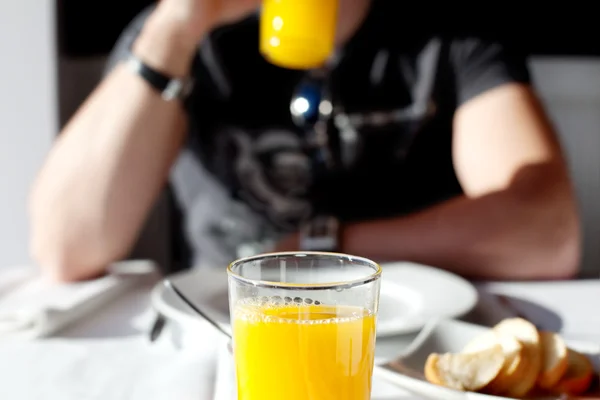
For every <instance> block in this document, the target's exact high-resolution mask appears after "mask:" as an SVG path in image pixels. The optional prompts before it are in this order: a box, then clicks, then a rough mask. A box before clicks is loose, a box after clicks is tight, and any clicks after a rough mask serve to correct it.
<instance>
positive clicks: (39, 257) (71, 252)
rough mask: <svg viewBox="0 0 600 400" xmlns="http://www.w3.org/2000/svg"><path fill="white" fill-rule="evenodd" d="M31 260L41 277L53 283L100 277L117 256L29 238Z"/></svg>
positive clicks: (78, 246)
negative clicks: (39, 269) (38, 269)
mask: <svg viewBox="0 0 600 400" xmlns="http://www.w3.org/2000/svg"><path fill="white" fill-rule="evenodd" d="M30 252H31V255H32V258H33V259H34V260H35V262H36V263H37V265H39V266H40V268H41V270H42V272H43V273H44V275H46V276H47V277H49V278H50V279H52V280H53V281H57V282H76V281H83V280H88V279H93V278H96V277H98V276H100V275H102V274H103V273H104V272H105V270H106V266H107V265H109V264H110V263H111V262H113V261H116V259H117V256H116V255H115V256H114V257H113V256H111V255H110V254H108V253H104V257H100V256H98V254H102V252H100V251H98V249H90V248H89V246H82V245H67V244H61V243H60V241H58V240H44V239H43V238H40V237H35V236H34V237H32V240H31V244H30Z"/></svg>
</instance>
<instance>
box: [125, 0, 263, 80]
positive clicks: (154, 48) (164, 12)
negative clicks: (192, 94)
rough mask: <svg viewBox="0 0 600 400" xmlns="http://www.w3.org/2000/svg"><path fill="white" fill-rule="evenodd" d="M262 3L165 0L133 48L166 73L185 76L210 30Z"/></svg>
mask: <svg viewBox="0 0 600 400" xmlns="http://www.w3.org/2000/svg"><path fill="white" fill-rule="evenodd" d="M259 4H260V0H162V1H161V2H160V3H159V4H158V7H157V8H156V10H155V11H154V13H152V15H151V16H150V18H148V21H146V24H145V25H144V29H143V31H142V33H141V35H140V36H139V38H138V40H137V41H136V43H135V45H134V46H133V52H134V53H135V54H136V55H137V56H138V57H140V58H141V59H142V60H143V61H144V62H145V63H147V64H148V65H150V66H151V67H153V68H155V69H157V70H159V71H161V72H163V73H166V74H168V75H172V76H185V75H187V74H188V73H189V69H190V67H191V64H192V59H193V57H194V55H195V54H196V51H197V49H198V44H199V43H200V42H201V41H202V39H203V38H204V36H205V35H206V34H208V33H209V32H210V31H211V30H213V29H214V28H216V27H217V26H219V25H222V24H226V23H230V22H234V21H235V20H237V19H240V18H242V17H244V16H245V15H247V14H249V13H250V12H252V11H253V10H255V9H256V8H257V7H258V5H259Z"/></svg>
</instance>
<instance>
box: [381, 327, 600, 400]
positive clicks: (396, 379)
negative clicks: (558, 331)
mask: <svg viewBox="0 0 600 400" xmlns="http://www.w3.org/2000/svg"><path fill="white" fill-rule="evenodd" d="M488 329H489V328H486V327H483V326H479V325H473V324H469V323H466V322H461V321H455V320H440V321H437V322H436V321H433V322H430V323H428V324H427V325H426V326H425V328H424V329H423V330H422V331H421V333H420V334H419V335H418V336H417V338H416V339H415V340H414V342H413V343H412V344H411V345H410V346H409V347H408V348H407V349H406V351H404V353H403V354H402V355H400V356H398V358H396V360H394V361H390V362H387V363H385V364H380V365H376V366H375V371H374V374H375V375H376V376H378V377H380V378H383V379H385V380H387V381H388V382H390V383H393V384H395V385H398V386H400V387H402V388H403V389H405V390H408V391H410V392H413V393H415V394H418V395H420V396H423V397H425V398H431V399H444V400H486V399H487V400H492V399H494V400H498V399H506V397H498V396H490V395H485V394H479V393H473V392H460V391H456V390H453V389H448V388H445V387H442V386H437V385H433V384H431V383H429V382H427V381H426V380H425V377H424V375H423V370H424V368H425V361H426V360H427V357H428V356H429V354H431V353H452V352H460V351H461V350H462V349H463V348H464V347H465V346H466V345H467V343H468V342H469V341H470V340H472V339H473V338H474V337H476V336H478V335H480V334H482V333H484V332H485V331H486V330H488ZM567 344H568V345H569V346H570V347H571V348H573V349H575V350H578V351H581V352H582V353H586V354H588V355H590V356H591V357H590V359H591V360H592V361H593V363H594V366H595V367H596V368H598V355H599V354H600V345H597V344H595V343H584V342H576V341H569V340H567ZM596 370H597V369H596Z"/></svg>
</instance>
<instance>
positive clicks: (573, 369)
mask: <svg viewBox="0 0 600 400" xmlns="http://www.w3.org/2000/svg"><path fill="white" fill-rule="evenodd" d="M567 354H568V356H567V362H568V366H567V370H566V372H565V374H564V375H563V377H562V378H561V379H560V381H559V382H558V383H557V384H556V385H555V386H554V388H553V389H552V391H553V392H556V393H565V394H568V395H572V396H577V395H580V394H583V393H585V392H586V391H587V390H588V389H589V388H590V385H591V383H592V378H593V376H594V368H593V366H592V363H591V362H590V360H589V359H588V358H587V357H586V356H585V355H583V354H581V353H578V352H577V351H575V350H571V349H568V350H567Z"/></svg>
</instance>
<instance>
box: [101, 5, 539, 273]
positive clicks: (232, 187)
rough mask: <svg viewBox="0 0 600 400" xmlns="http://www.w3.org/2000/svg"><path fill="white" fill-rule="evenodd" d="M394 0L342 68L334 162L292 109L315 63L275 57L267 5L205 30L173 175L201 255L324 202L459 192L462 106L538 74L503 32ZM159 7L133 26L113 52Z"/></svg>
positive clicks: (356, 40)
mask: <svg viewBox="0 0 600 400" xmlns="http://www.w3.org/2000/svg"><path fill="white" fill-rule="evenodd" d="M393 3H394V2H386V1H377V0H376V1H374V2H373V6H372V8H371V11H370V13H369V16H368V17H367V19H366V20H365V22H364V24H363V25H362V27H361V28H360V29H359V31H358V32H357V33H356V34H355V36H354V37H353V38H352V39H351V40H350V42H349V43H348V44H347V45H346V46H345V47H344V48H343V49H342V50H341V52H340V56H339V59H338V62H337V64H336V65H335V66H334V67H333V68H332V70H331V72H330V76H329V79H328V80H327V82H328V83H329V89H330V93H331V99H332V101H331V103H332V105H333V109H334V110H335V111H334V115H333V117H332V119H331V121H330V122H329V125H328V126H329V129H328V132H329V136H330V143H331V146H330V148H331V152H332V155H333V159H334V160H337V162H336V163H334V166H333V167H329V168H325V167H324V166H323V162H322V159H321V158H319V157H318V154H319V153H317V152H315V150H314V149H313V148H312V147H311V146H309V145H308V143H309V141H308V137H309V136H310V132H307V131H306V130H305V129H301V128H299V127H298V126H297V125H296V124H295V123H294V121H293V119H292V116H291V112H290V101H291V99H292V95H293V94H294V93H295V91H297V90H298V87H299V84H300V82H303V81H304V79H305V78H306V77H307V72H304V71H295V70H287V69H283V68H278V67H276V66H273V65H271V64H269V63H267V62H266V61H265V60H264V59H263V57H262V56H261V55H260V54H259V52H258V17H257V16H252V17H250V18H247V19H246V20H244V21H241V22H239V23H236V24H234V25H231V26H227V27H224V28H220V29H218V30H217V31H215V32H213V33H212V34H211V35H210V37H208V38H207V39H206V40H205V42H204V43H202V45H201V46H200V48H199V51H198V55H197V58H196V60H195V63H194V68H193V74H194V78H195V79H196V86H195V89H194V92H193V94H192V95H191V97H190V98H189V101H188V103H187V104H186V109H187V111H188V116H189V122H190V125H189V126H190V131H189V136H188V139H189V140H188V142H187V145H186V148H185V150H184V151H183V153H182V156H181V158H180V160H179V161H178V163H177V165H176V166H175V168H174V171H173V175H172V185H173V187H174V189H175V193H176V194H177V198H178V199H179V202H178V203H179V205H180V207H181V209H182V210H183V213H184V215H185V217H186V219H185V221H186V223H185V224H184V231H185V236H186V238H187V242H188V243H189V244H190V245H191V247H192V249H193V253H194V254H195V255H196V257H195V258H194V259H193V260H192V261H191V262H199V261H205V262H210V263H215V262H226V261H229V260H231V259H232V258H235V257H238V256H240V255H245V254H246V253H247V252H252V251H255V250H256V247H250V248H248V247H247V246H248V245H251V244H257V243H265V242H269V241H273V240H277V238H278V237H279V236H280V235H281V234H284V233H285V232H288V231H293V230H295V229H297V227H298V223H299V221H301V220H303V219H304V218H306V217H308V216H310V215H312V214H314V213H327V214H334V215H336V216H337V217H339V218H340V219H341V220H342V221H357V220H364V219H373V218H385V217H392V216H398V215H403V214H406V213H409V212H413V211H416V210H418V209H421V208H423V207H427V206H430V205H432V204H435V203H437V202H440V201H443V200H445V199H448V198H451V197H454V196H457V195H459V194H461V188H460V185H459V183H458V181H457V179H456V176H455V173H454V168H453V164H452V154H451V144H452V120H453V116H454V113H455V110H456V109H457V108H458V107H459V106H460V105H461V104H463V103H465V102H466V101H468V100H470V99H471V98H473V97H475V96H477V95H479V94H481V93H482V92H484V91H486V90H489V89H491V88H494V87H496V86H498V85H501V84H503V83H508V82H528V81H529V74H528V70H527V66H526V62H525V58H524V57H523V56H522V55H520V54H519V53H518V52H515V51H512V50H511V49H509V48H507V47H506V46H504V45H503V44H502V43H499V42H488V41H485V40H483V39H480V38H475V37H456V36H449V35H434V34H431V33H428V34H426V33H422V32H415V31H411V30H408V29H407V28H406V27H403V26H399V25H400V24H398V22H397V18H395V15H397V13H395V12H393V10H391V9H389V7H390V4H393ZM147 13H148V11H146V12H145V13H143V14H142V15H141V16H140V17H139V18H138V19H137V20H136V21H134V22H133V23H132V25H131V27H130V28H128V31H127V32H126V33H125V34H124V35H123V37H122V39H121V40H120V42H119V44H118V45H117V48H116V49H115V51H114V53H113V55H112V61H111V65H114V63H116V62H117V61H118V60H120V59H122V58H124V57H125V55H126V53H127V50H128V48H129V47H130V46H131V43H132V41H133V39H134V38H135V36H136V35H137V34H138V33H139V31H140V28H141V26H142V25H143V21H144V19H145V17H146V15H147ZM348 126H349V127H350V128H351V129H347V128H344V127H348ZM481 134H482V135H485V132H481ZM348 143H350V145H348ZM341 144H345V145H343V146H342V145H341ZM340 149H345V150H344V151H342V150H340ZM348 160H350V161H348ZM198 257H200V258H198Z"/></svg>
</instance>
